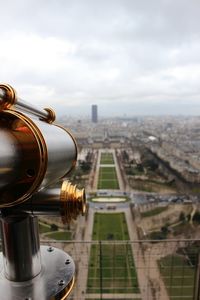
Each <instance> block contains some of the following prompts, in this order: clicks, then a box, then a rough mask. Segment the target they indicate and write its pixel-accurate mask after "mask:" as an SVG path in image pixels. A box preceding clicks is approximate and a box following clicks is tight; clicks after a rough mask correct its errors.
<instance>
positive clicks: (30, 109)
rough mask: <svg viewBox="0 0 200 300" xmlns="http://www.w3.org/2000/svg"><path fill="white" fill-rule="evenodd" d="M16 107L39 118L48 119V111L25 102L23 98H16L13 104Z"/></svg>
mask: <svg viewBox="0 0 200 300" xmlns="http://www.w3.org/2000/svg"><path fill="white" fill-rule="evenodd" d="M15 107H16V109H17V110H18V109H19V110H20V111H22V112H25V113H30V114H33V115H35V116H37V117H39V118H43V119H45V120H46V119H48V117H49V113H48V112H47V111H46V110H41V109H39V108H37V107H36V106H34V105H32V104H29V103H27V102H26V101H25V100H22V99H20V98H17V102H16V104H15Z"/></svg>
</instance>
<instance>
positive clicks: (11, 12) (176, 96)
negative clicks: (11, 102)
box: [0, 0, 200, 116]
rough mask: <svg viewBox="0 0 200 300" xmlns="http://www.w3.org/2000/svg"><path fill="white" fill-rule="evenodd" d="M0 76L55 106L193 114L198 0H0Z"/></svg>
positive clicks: (199, 84) (198, 107) (199, 44)
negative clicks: (96, 106) (96, 105)
mask: <svg viewBox="0 0 200 300" xmlns="http://www.w3.org/2000/svg"><path fill="white" fill-rule="evenodd" d="M0 2H1V17H0V64H1V65H0V81H1V82H7V83H10V84H11V85H13V87H14V88H15V89H16V90H17V92H18V95H19V96H20V97H21V98H23V99H25V100H27V101H33V102H34V103H35V104H37V105H38V106H42V107H43V106H44V107H47V106H51V107H53V108H56V111H57V113H58V114H64V115H74V114H75V115H77V116H81V115H89V114H90V106H91V104H98V106H99V113H100V115H113V116H116V115H125V114H126V115H128V116H129V115H137V114H140V115H148V114H200V1H199V0H157V1H156V0H15V1H11V0H6V1H3V0H0Z"/></svg>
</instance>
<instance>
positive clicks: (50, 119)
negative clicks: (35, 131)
mask: <svg viewBox="0 0 200 300" xmlns="http://www.w3.org/2000/svg"><path fill="white" fill-rule="evenodd" d="M44 110H46V112H48V118H47V119H45V121H46V122H47V123H49V124H52V123H53V122H54V121H55V119H56V114H55V111H54V110H53V109H51V108H44Z"/></svg>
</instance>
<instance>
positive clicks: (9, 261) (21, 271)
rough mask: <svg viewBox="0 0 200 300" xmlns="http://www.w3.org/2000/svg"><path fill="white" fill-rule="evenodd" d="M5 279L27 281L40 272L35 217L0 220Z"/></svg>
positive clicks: (38, 242) (38, 243)
mask: <svg viewBox="0 0 200 300" xmlns="http://www.w3.org/2000/svg"><path fill="white" fill-rule="evenodd" d="M0 220H1V231H2V246H3V261H4V274H5V277H6V278H7V279H9V280H13V281H25V280H29V279H31V278H33V277H35V276H36V275H38V274H39V273H40V271H41V256H40V241H39V233H38V221H37V217H35V216H32V215H28V214H26V213H18V215H10V216H8V217H4V218H1V219H0Z"/></svg>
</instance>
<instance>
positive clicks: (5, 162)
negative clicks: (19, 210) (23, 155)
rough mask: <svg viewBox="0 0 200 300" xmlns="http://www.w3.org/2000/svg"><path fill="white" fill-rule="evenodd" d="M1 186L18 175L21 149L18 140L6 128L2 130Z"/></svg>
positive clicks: (0, 140)
mask: <svg viewBox="0 0 200 300" xmlns="http://www.w3.org/2000/svg"><path fill="white" fill-rule="evenodd" d="M0 145H1V146H0V157H1V159H0V188H4V187H5V186H7V184H8V183H12V181H13V180H14V179H15V177H17V173H18V168H17V166H18V163H19V151H18V144H17V140H15V139H14V137H13V136H12V135H11V134H10V133H9V132H8V131H6V130H0Z"/></svg>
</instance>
